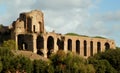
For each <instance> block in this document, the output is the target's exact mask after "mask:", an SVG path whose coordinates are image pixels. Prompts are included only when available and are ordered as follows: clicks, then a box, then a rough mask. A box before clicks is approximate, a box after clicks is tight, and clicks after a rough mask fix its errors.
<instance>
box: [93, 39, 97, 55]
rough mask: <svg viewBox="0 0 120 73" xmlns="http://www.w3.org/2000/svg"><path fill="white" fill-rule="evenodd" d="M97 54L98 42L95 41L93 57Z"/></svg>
mask: <svg viewBox="0 0 120 73" xmlns="http://www.w3.org/2000/svg"><path fill="white" fill-rule="evenodd" d="M96 53H97V41H93V55H94V54H96Z"/></svg>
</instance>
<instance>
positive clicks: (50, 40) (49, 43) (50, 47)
mask: <svg viewBox="0 0 120 73" xmlns="http://www.w3.org/2000/svg"><path fill="white" fill-rule="evenodd" d="M47 49H48V53H47V56H48V57H49V55H50V54H51V53H52V52H53V50H54V38H53V37H52V36H49V37H48V40H47Z"/></svg>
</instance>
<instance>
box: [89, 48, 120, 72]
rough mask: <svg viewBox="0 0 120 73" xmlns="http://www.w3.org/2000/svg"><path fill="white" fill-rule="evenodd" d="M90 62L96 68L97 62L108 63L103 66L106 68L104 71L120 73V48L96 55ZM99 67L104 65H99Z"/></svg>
mask: <svg viewBox="0 0 120 73" xmlns="http://www.w3.org/2000/svg"><path fill="white" fill-rule="evenodd" d="M89 61H90V63H91V64H93V65H94V66H95V67H97V66H96V63H95V61H97V62H98V61H99V62H102V61H103V62H106V63H103V65H104V66H105V67H106V68H104V69H106V70H107V71H110V72H109V73H116V72H115V71H117V73H120V48H116V49H109V50H107V51H105V52H102V53H99V54H96V55H94V56H93V57H90V58H89ZM97 65H102V64H100V63H98V64H97ZM103 65H102V66H103ZM107 73H108V72H107Z"/></svg>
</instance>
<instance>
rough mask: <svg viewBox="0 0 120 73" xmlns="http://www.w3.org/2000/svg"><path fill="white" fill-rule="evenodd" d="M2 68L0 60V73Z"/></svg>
mask: <svg viewBox="0 0 120 73" xmlns="http://www.w3.org/2000/svg"><path fill="white" fill-rule="evenodd" d="M2 69H3V65H2V62H1V61H0V73H1V71H2Z"/></svg>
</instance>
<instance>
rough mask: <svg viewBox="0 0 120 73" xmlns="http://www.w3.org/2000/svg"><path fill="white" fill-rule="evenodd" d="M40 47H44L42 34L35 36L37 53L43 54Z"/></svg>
mask: <svg viewBox="0 0 120 73" xmlns="http://www.w3.org/2000/svg"><path fill="white" fill-rule="evenodd" d="M41 49H44V38H43V37H42V36H38V37H37V54H39V55H43V53H42V51H41Z"/></svg>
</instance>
